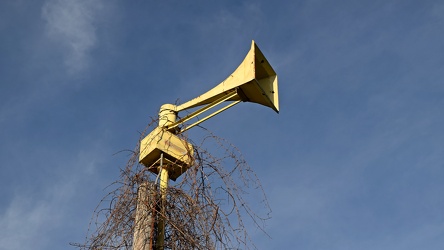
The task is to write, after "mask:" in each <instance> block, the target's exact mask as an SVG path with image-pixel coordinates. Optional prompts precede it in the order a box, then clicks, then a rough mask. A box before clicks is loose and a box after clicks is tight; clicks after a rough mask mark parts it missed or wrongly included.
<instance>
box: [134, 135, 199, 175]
mask: <svg viewBox="0 0 444 250" xmlns="http://www.w3.org/2000/svg"><path fill="white" fill-rule="evenodd" d="M162 153H164V157H165V159H166V160H168V163H169V164H168V166H167V167H168V170H169V171H170V178H171V179H172V180H176V178H177V177H179V176H180V175H181V174H182V173H184V172H185V171H186V170H187V169H188V168H189V167H190V166H191V165H192V164H193V154H194V149H193V145H192V144H191V143H188V142H187V141H186V140H184V139H181V138H179V137H178V136H177V135H175V134H173V133H171V132H169V131H167V130H165V129H164V128H161V127H157V128H155V129H154V130H153V131H152V132H151V133H150V134H149V135H148V136H146V137H145V138H144V139H142V141H141V142H140V154H139V162H140V163H142V164H143V165H145V166H146V167H148V168H149V170H150V171H151V172H153V173H155V174H158V169H157V166H158V165H157V164H159V159H160V155H161V154H162Z"/></svg>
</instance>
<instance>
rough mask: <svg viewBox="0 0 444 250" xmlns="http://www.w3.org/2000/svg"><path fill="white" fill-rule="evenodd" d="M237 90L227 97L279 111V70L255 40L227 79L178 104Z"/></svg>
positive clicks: (207, 99) (189, 104)
mask: <svg viewBox="0 0 444 250" xmlns="http://www.w3.org/2000/svg"><path fill="white" fill-rule="evenodd" d="M233 90H236V91H237V95H236V96H234V97H232V98H231V99H228V100H227V101H239V100H241V101H244V102H254V103H258V104H261V105H264V106H267V107H270V108H272V109H273V110H274V111H276V112H277V113H279V96H278V78H277V75H276V72H275V71H274V70H273V68H272V67H271V65H270V63H269V62H268V60H267V59H266V58H265V56H264V54H262V52H261V51H260V49H259V47H258V46H257V45H256V43H255V42H254V41H252V43H251V49H250V51H249V52H248V54H247V55H246V57H245V59H244V60H243V61H242V63H241V64H240V65H239V66H238V67H237V69H236V70H235V71H234V72H233V73H232V74H231V75H230V76H229V77H228V78H227V79H225V80H224V81H223V82H221V83H220V84H219V85H217V86H216V87H214V88H212V89H211V90H209V91H207V92H206V93H204V94H202V95H200V96H198V97H196V98H194V99H192V100H190V101H188V102H186V103H184V104H181V105H178V106H177V108H176V111H177V112H179V111H182V110H186V109H189V108H194V107H198V106H201V105H205V104H209V103H211V102H213V101H214V100H217V99H219V98H220V97H222V96H224V95H226V94H227V93H229V92H231V91H233Z"/></svg>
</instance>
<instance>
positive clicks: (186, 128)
mask: <svg viewBox="0 0 444 250" xmlns="http://www.w3.org/2000/svg"><path fill="white" fill-rule="evenodd" d="M240 102H241V101H235V102H232V103H230V104H228V105H227V106H225V107H223V108H221V109H219V110H218V111H216V112H214V113H212V114H210V115H208V116H206V117H204V118H202V119H200V120H199V121H197V122H195V123H193V124H190V125H188V126H187V127H185V128H183V129H181V130H180V132H179V133H183V132H185V131H187V130H188V129H190V128H192V127H194V126H196V125H198V124H199V123H201V122H204V121H206V120H208V119H210V118H211V117H213V116H215V115H217V114H219V113H221V112H222V111H225V110H227V109H229V108H231V107H233V106H234V105H236V104H238V103H240Z"/></svg>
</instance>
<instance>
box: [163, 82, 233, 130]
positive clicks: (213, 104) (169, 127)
mask: <svg viewBox="0 0 444 250" xmlns="http://www.w3.org/2000/svg"><path fill="white" fill-rule="evenodd" d="M235 96H237V91H236V90H233V91H230V92H228V93H226V94H225V95H223V96H221V97H220V98H219V99H216V100H214V101H213V102H211V103H210V104H208V105H206V106H205V107H203V108H200V109H198V110H196V111H194V112H192V113H191V114H189V115H187V116H185V117H184V118H182V119H180V120H178V121H176V122H175V123H172V124H170V125H168V126H166V128H167V129H168V130H172V129H174V128H176V127H177V126H179V125H181V124H184V123H185V122H187V121H189V120H191V119H193V118H194V117H196V116H198V115H200V114H202V113H204V112H206V111H208V110H209V109H211V108H213V107H215V106H217V105H219V104H220V103H222V102H224V101H226V100H228V99H231V98H233V97H235ZM218 113H220V112H218Z"/></svg>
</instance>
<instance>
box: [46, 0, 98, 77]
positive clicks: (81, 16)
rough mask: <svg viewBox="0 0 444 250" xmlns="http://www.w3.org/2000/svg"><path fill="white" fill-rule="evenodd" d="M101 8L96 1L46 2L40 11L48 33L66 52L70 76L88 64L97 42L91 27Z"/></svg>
mask: <svg viewBox="0 0 444 250" xmlns="http://www.w3.org/2000/svg"><path fill="white" fill-rule="evenodd" d="M100 9H101V2H100V1H98V0H95V1H84V0H81V1H69V0H48V1H47V2H46V3H45V4H44V6H43V8H42V18H43V19H44V20H45V21H46V28H47V34H48V36H49V37H50V38H51V39H54V40H55V41H57V42H60V43H61V45H62V46H63V47H64V49H65V50H66V51H65V52H64V54H65V55H64V57H65V65H66V67H67V69H68V71H69V72H70V73H76V72H79V71H82V70H84V69H86V68H87V67H88V65H89V63H90V55H89V53H90V52H91V50H92V49H93V48H94V47H95V46H97V42H98V39H97V34H96V27H95V26H94V24H95V20H96V16H97V15H96V14H97V13H98V11H99V10H100Z"/></svg>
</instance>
